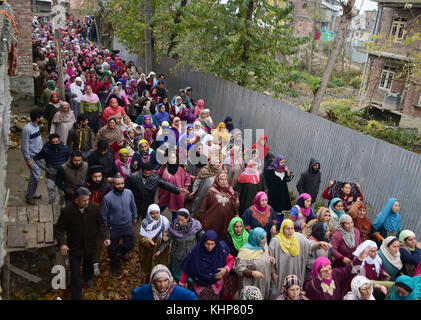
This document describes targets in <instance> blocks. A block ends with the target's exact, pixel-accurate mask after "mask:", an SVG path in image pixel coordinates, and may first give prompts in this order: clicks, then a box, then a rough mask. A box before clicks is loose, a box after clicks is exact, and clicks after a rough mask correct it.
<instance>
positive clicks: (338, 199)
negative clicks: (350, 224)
mask: <svg viewBox="0 0 421 320" xmlns="http://www.w3.org/2000/svg"><path fill="white" fill-rule="evenodd" d="M339 201H343V200H342V199H341V198H333V199H332V200H331V201H330V205H329V209H330V210H332V211H333V212H335V213H336V215H337V216H338V220H339V219H340V218H341V217H342V215H344V214H345V211H344V210H341V211H337V210H335V208H333V206H334V205H335V204H336V203H338V202H339Z"/></svg>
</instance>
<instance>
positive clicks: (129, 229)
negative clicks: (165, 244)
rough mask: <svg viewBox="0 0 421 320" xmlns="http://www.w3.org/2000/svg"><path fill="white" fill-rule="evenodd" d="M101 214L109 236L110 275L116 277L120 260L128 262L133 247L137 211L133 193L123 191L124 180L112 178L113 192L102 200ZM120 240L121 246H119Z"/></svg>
mask: <svg viewBox="0 0 421 320" xmlns="http://www.w3.org/2000/svg"><path fill="white" fill-rule="evenodd" d="M101 211H102V214H103V215H104V218H105V220H106V221H107V225H108V228H109V230H110V234H111V245H110V246H109V247H108V253H109V255H110V260H111V274H112V275H113V276H115V275H117V272H118V270H119V269H120V266H121V265H120V259H119V256H118V254H119V253H120V257H121V258H122V259H123V260H128V258H129V251H130V250H131V249H133V247H134V245H135V232H134V227H133V226H134V225H135V224H136V223H137V220H138V216H137V209H136V203H135V200H134V197H133V193H132V192H131V191H130V190H128V189H124V178H123V177H122V176H120V175H117V176H115V177H114V178H113V190H112V191H110V192H109V193H107V194H106V195H105V197H104V199H103V200H102V206H101ZM120 239H123V244H122V245H120Z"/></svg>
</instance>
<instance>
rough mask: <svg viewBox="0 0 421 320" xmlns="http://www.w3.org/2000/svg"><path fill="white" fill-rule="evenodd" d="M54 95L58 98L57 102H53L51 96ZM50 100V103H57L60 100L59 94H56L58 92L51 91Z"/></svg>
mask: <svg viewBox="0 0 421 320" xmlns="http://www.w3.org/2000/svg"><path fill="white" fill-rule="evenodd" d="M54 96H57V99H58V100H57V102H54V101H53V97H54ZM50 102H51V103H59V102H60V96H59V95H58V93H57V92H53V93H51V96H50Z"/></svg>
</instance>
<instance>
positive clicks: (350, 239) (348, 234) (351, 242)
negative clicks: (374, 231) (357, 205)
mask: <svg viewBox="0 0 421 320" xmlns="http://www.w3.org/2000/svg"><path fill="white" fill-rule="evenodd" d="M349 220H351V221H352V218H351V216H350V215H347V214H343V215H342V216H341V217H340V218H339V224H340V227H339V228H338V230H339V232H340V233H342V237H343V238H344V242H345V244H346V246H347V247H348V248H351V249H352V248H354V247H355V232H354V228H352V230H351V231H346V230H345V229H344V228H343V226H342V225H343V224H344V223H345V222H347V221H349Z"/></svg>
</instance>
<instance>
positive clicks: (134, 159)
mask: <svg viewBox="0 0 421 320" xmlns="http://www.w3.org/2000/svg"><path fill="white" fill-rule="evenodd" d="M135 162H137V167H136V168H134V166H133V165H134V163H135ZM149 162H150V163H151V164H152V169H153V170H158V169H159V168H160V167H161V165H160V164H159V163H158V161H157V160H156V153H155V151H152V153H151V155H150V159H149ZM143 163H144V162H143V160H142V156H141V155H140V153H139V151H136V152H135V153H134V154H133V157H132V162H131V165H130V169H131V170H132V172H135V171H139V169H140V168H142V165H143Z"/></svg>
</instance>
